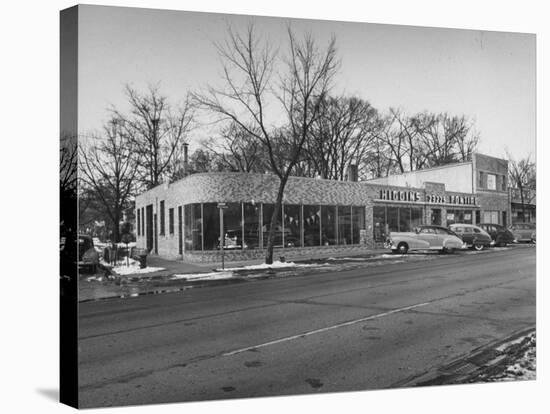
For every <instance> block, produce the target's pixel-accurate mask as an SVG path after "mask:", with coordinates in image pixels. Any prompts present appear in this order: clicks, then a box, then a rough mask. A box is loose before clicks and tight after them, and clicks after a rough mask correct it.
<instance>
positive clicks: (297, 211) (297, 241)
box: [283, 204, 302, 247]
mask: <svg viewBox="0 0 550 414" xmlns="http://www.w3.org/2000/svg"><path fill="white" fill-rule="evenodd" d="M283 211H284V228H285V247H301V246H302V237H301V228H302V217H301V216H302V214H301V211H302V206H300V205H296V204H290V205H284V209H283Z"/></svg>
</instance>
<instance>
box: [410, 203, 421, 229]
mask: <svg viewBox="0 0 550 414" xmlns="http://www.w3.org/2000/svg"><path fill="white" fill-rule="evenodd" d="M421 225H422V209H421V208H415V207H413V208H411V231H414V229H415V228H416V227H420V226H421Z"/></svg>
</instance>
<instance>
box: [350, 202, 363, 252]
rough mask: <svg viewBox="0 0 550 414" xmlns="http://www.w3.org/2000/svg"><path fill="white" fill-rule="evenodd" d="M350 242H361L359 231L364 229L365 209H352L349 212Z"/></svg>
mask: <svg viewBox="0 0 550 414" xmlns="http://www.w3.org/2000/svg"><path fill="white" fill-rule="evenodd" d="M351 214H352V219H351V223H352V226H351V242H352V243H353V244H359V243H360V242H361V234H360V231H361V230H364V229H365V207H355V206H353V207H352V210H351Z"/></svg>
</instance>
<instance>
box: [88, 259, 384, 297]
mask: <svg viewBox="0 0 550 414" xmlns="http://www.w3.org/2000/svg"><path fill="white" fill-rule="evenodd" d="M385 253H386V254H387V253H388V251H387V250H386V249H373V250H365V251H363V252H352V253H350V252H339V253H334V252H330V253H329V252H323V251H320V252H319V253H318V254H313V255H312V254H311V253H308V254H307V255H305V254H304V255H297V256H294V257H292V258H289V259H287V260H285V262H286V263H288V264H289V266H288V267H285V266H284V264H283V263H280V262H277V261H278V260H279V256H281V254H280V253H279V252H278V254H277V255H274V259H275V260H274V261H275V262H276V263H275V267H276V271H277V272H284V271H285V270H286V271H288V270H291V271H295V272H296V271H300V267H302V266H303V267H305V268H309V269H312V268H316V267H317V265H319V266H322V265H325V264H326V262H327V261H329V259H331V258H332V259H338V258H341V259H345V258H349V259H350V260H351V261H353V260H354V258H359V257H361V258H368V257H373V256H378V255H381V254H385ZM263 263H264V259H254V260H246V261H231V262H225V263H224V264H225V266H224V268H225V269H234V270H233V271H231V270H229V271H228V270H226V271H221V270H222V264H221V262H209V263H185V262H183V261H181V260H169V259H164V258H161V257H158V256H149V257H147V268H146V269H144V271H143V272H142V271H139V269H138V268H137V267H136V265H135V264H134V266H133V267H132V269H136V271H138V272H137V273H127V274H116V273H112V274H111V276H110V277H105V276H103V275H102V274H96V275H81V277H80V281H79V299H78V300H79V302H82V301H89V300H98V299H107V298H125V297H132V296H138V295H143V294H156V293H167V292H176V291H182V290H185V289H189V288H193V287H198V286H206V285H210V286H211V285H220V284H224V283H232V282H235V281H236V280H238V279H242V278H243V276H244V274H246V273H248V272H249V271H248V270H247V269H242V268H244V267H246V266H254V265H261V264H263ZM293 264H296V265H298V266H293ZM119 266H121V268H122V270H124V265H123V262H120V264H119ZM275 267H274V269H275ZM153 268H159V269H162V270H156V271H151V272H147V269H153ZM270 271H271V272H272V270H271V269H269V268H267V269H266V268H261V269H254V273H256V274H258V273H266V274H267V273H268V272H270Z"/></svg>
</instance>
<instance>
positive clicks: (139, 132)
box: [111, 85, 194, 189]
mask: <svg viewBox="0 0 550 414" xmlns="http://www.w3.org/2000/svg"><path fill="white" fill-rule="evenodd" d="M125 93H126V97H127V99H128V103H129V105H130V111H129V114H125V113H123V112H121V111H120V110H118V109H117V108H112V109H111V112H112V113H113V116H114V117H115V118H117V119H120V120H122V121H123V122H122V125H123V127H124V129H125V134H126V135H127V136H128V137H129V139H130V141H131V142H132V145H133V149H134V151H135V153H136V155H137V156H138V157H139V158H140V161H141V162H140V165H139V181H140V183H141V184H143V186H144V187H145V188H146V189H149V188H152V187H155V186H157V185H159V184H160V183H161V182H162V181H163V179H164V178H166V177H167V178H173V177H172V176H173V175H175V174H176V173H177V172H178V165H180V164H179V162H178V161H179V159H180V157H181V152H182V147H183V144H184V143H185V142H186V140H187V139H188V134H189V132H190V131H191V130H192V128H193V119H194V114H193V108H192V105H191V102H190V99H188V98H186V99H185V100H184V101H183V103H182V104H180V105H179V106H172V105H171V104H170V103H169V102H168V99H167V98H166V96H164V95H162V94H161V93H160V91H159V88H158V87H157V86H149V88H148V90H147V91H146V92H145V93H140V92H138V91H137V90H135V89H134V88H132V87H130V86H129V85H126V87H125Z"/></svg>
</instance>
